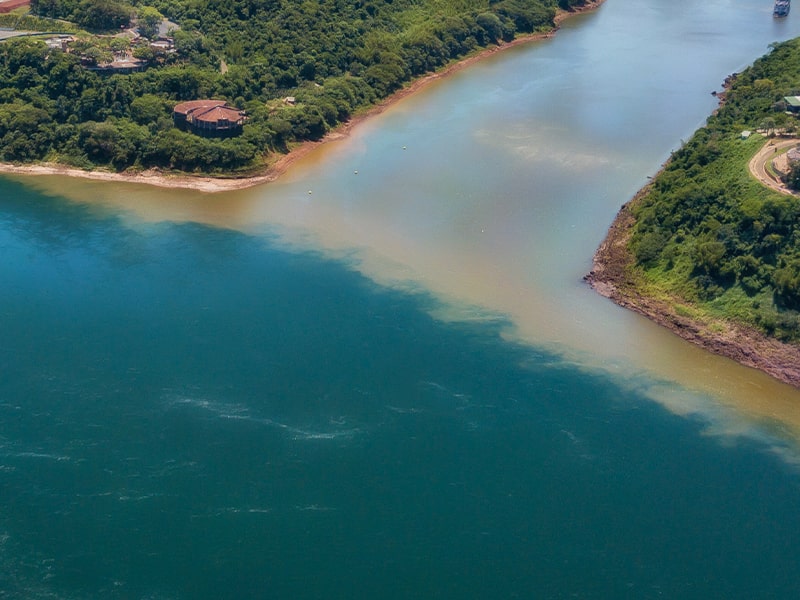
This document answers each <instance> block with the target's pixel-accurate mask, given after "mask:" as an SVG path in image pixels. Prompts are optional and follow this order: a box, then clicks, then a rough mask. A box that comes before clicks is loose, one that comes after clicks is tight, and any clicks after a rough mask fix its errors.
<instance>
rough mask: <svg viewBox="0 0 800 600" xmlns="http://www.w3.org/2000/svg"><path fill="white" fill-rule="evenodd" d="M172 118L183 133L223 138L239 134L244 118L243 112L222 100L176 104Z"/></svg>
mask: <svg viewBox="0 0 800 600" xmlns="http://www.w3.org/2000/svg"><path fill="white" fill-rule="evenodd" d="M172 118H173V120H174V122H175V125H176V126H177V127H178V128H179V129H183V130H184V131H185V130H189V131H193V132H194V133H197V134H199V135H211V136H222V137H224V136H230V135H237V134H239V133H240V132H241V130H242V125H244V121H245V119H246V116H245V114H244V111H242V110H239V109H238V108H233V107H232V106H228V103H227V102H225V101H224V100H190V101H189V102H181V103H180V104H177V105H176V106H175V108H174V109H173V112H172Z"/></svg>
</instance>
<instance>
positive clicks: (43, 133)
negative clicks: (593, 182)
mask: <svg viewBox="0 0 800 600" xmlns="http://www.w3.org/2000/svg"><path fill="white" fill-rule="evenodd" d="M147 2H148V4H142V3H140V2H138V1H137V0H133V2H132V3H131V4H129V3H128V2H126V1H123V0H33V3H32V5H31V6H32V11H33V12H34V13H35V14H37V15H39V16H40V17H42V18H48V19H49V18H53V19H55V18H57V19H67V20H69V21H71V22H74V23H77V24H79V25H80V26H81V27H82V28H84V29H86V30H88V31H92V32H94V34H93V35H89V34H83V35H81V36H80V38H79V39H78V41H77V42H74V43H72V44H71V45H70V51H69V52H68V53H64V52H60V51H58V50H51V49H48V48H47V46H46V45H45V43H44V42H43V41H37V40H35V39H33V38H27V39H19V40H11V41H8V42H4V43H2V44H0V160H5V161H14V162H28V161H39V160H47V161H56V162H62V163H66V164H71V165H78V166H82V167H86V168H91V167H94V166H109V167H113V168H115V169H118V170H123V169H129V168H148V167H161V168H169V169H180V170H185V171H192V172H205V173H231V172H236V171H240V172H246V171H248V170H252V169H253V168H257V167H259V166H261V165H263V164H264V162H265V161H266V160H268V156H269V155H270V154H271V153H275V152H286V151H287V150H288V149H290V147H291V145H292V144H294V143H296V142H299V141H303V140H309V139H319V138H320V137H322V136H323V135H324V134H325V133H326V132H327V131H328V130H330V129H331V128H332V127H335V126H336V125H338V124H340V123H342V122H343V121H346V120H347V119H348V118H350V116H351V115H352V114H353V113H354V112H356V111H359V110H362V109H364V108H365V107H368V106H370V105H372V104H374V103H376V102H377V101H379V100H381V99H382V98H384V97H386V96H388V95H389V94H391V93H392V92H394V91H395V90H397V89H399V88H400V87H402V86H403V85H404V84H405V83H407V82H408V81H410V80H412V79H414V78H416V77H419V76H421V75H423V74H425V73H427V72H430V71H433V70H435V69H437V68H439V67H442V66H444V65H446V64H447V63H448V62H450V61H452V60H454V59H458V58H460V57H463V56H465V55H466V54H468V53H470V52H472V51H473V50H475V49H478V48H481V47H485V46H488V45H491V44H495V43H497V42H499V41H502V40H505V41H508V40H511V39H513V38H514V37H515V36H516V35H519V34H528V33H532V32H535V31H540V30H547V29H550V28H551V27H552V26H553V18H554V16H555V13H556V10H557V9H558V8H559V7H560V8H571V7H573V6H574V5H580V4H583V3H584V2H585V0H357V1H355V2H345V1H343V0H306V1H303V2H288V1H282V0H259V1H257V2H252V1H248V2H245V1H244V0H226V1H225V2H223V1H221V0H208V1H201V0H147ZM134 15H135V16H136V17H137V18H138V25H139V29H140V31H141V32H143V33H145V34H146V35H148V36H151V37H152V36H154V35H155V34H156V29H157V24H158V21H159V17H160V16H161V15H164V16H165V17H166V18H168V19H170V20H172V21H173V22H176V23H178V24H179V26H180V29H179V30H177V31H174V33H173V36H174V43H175V51H174V52H157V51H155V50H154V49H153V48H151V47H149V46H148V45H147V44H144V45H139V46H134V47H133V48H126V47H124V46H125V44H126V41H125V40H121V39H120V38H119V37H112V36H100V35H97V34H99V33H102V32H104V31H105V32H107V33H115V32H118V31H119V28H120V27H124V26H126V25H127V24H128V21H129V20H130V19H131V18H133V17H134ZM128 53H132V54H133V56H135V57H137V58H139V59H142V60H145V61H147V63H148V68H147V69H146V70H145V71H144V72H139V73H130V74H100V73H97V72H94V71H90V70H87V69H86V68H85V66H87V65H89V66H91V65H93V64H103V63H105V62H108V61H110V59H111V57H112V56H115V55H116V56H120V55H122V54H128ZM82 61H83V64H82ZM290 96H291V97H294V98H295V101H294V102H291V103H290V102H282V99H283V98H286V97H290ZM205 98H215V99H223V100H226V101H228V103H229V104H231V105H232V106H236V107H238V108H241V109H244V110H246V112H247V115H248V120H247V122H246V124H245V126H244V130H243V132H242V135H240V136H237V137H235V138H230V139H224V140H223V139H207V138H200V137H198V136H196V135H193V134H192V133H186V132H182V131H178V130H177V129H175V128H174V126H173V124H172V121H171V118H170V111H171V108H172V106H174V105H175V104H176V103H177V102H180V101H184V100H194V99H205Z"/></svg>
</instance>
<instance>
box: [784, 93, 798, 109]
mask: <svg viewBox="0 0 800 600" xmlns="http://www.w3.org/2000/svg"><path fill="white" fill-rule="evenodd" d="M783 101H784V102H786V104H788V105H789V106H791V107H793V108H800V96H784V97H783Z"/></svg>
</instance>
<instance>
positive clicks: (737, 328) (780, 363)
mask: <svg viewBox="0 0 800 600" xmlns="http://www.w3.org/2000/svg"><path fill="white" fill-rule="evenodd" d="M648 188H649V186H646V187H645V188H643V189H642V190H640V191H639V192H638V193H637V194H636V196H634V198H633V199H632V200H631V201H630V202H628V203H627V204H624V205H623V206H622V208H621V209H620V211H619V213H617V216H616V218H615V219H614V222H613V223H612V224H611V227H610V228H609V230H608V233H607V235H606V238H605V239H604V240H603V242H602V243H601V244H600V247H599V248H598V249H597V252H596V253H595V255H594V258H593V261H592V270H591V271H590V272H589V273H588V274H587V275H586V276H585V277H584V279H585V280H586V281H587V282H588V283H589V285H591V286H592V288H593V289H594V290H595V291H597V292H598V293H599V294H601V295H602V296H605V297H606V298H609V299H611V300H612V301H613V302H615V303H616V304H618V305H620V306H622V307H624V308H628V309H630V310H633V311H636V312H637V313H639V314H641V315H643V316H645V317H647V318H648V319H651V320H652V321H654V322H656V323H658V324H659V325H661V326H662V327H666V328H667V329H669V330H670V331H672V332H673V333H675V334H676V335H678V336H680V337H681V338H683V339H685V340H687V341H689V342H692V343H693V344H696V345H698V346H700V347H702V348H704V349H705V350H708V351H710V352H713V353H715V354H719V355H722V356H725V357H727V358H730V359H732V360H735V361H736V362H738V363H740V364H742V365H744V366H747V367H752V368H754V369H758V370H760V371H763V372H765V373H767V374H769V375H771V376H772V377H775V378H776V379H778V380H779V381H782V382H784V383H788V384H790V385H792V386H794V387H797V388H800V347H797V346H795V345H792V344H787V343H783V342H780V341H778V340H776V339H774V338H770V337H767V336H766V335H764V334H763V333H761V332H760V331H757V330H756V329H754V328H752V327H747V326H745V325H741V324H738V323H733V322H731V321H727V320H723V319H716V318H711V317H708V316H706V315H703V316H700V315H698V313H697V311H696V310H695V309H694V308H693V307H692V306H691V305H689V304H687V303H686V302H684V301H682V300H680V299H679V298H676V297H671V298H666V297H662V298H657V297H653V296H651V295H648V294H647V292H646V290H644V289H643V285H642V282H641V280H639V279H638V278H637V276H636V274H635V273H634V272H633V271H632V269H631V267H632V265H633V257H632V256H631V254H630V252H629V251H628V241H629V240H630V236H631V233H632V231H633V225H634V221H635V219H634V216H633V208H634V207H635V206H636V204H637V203H638V202H639V201H640V200H641V198H642V197H643V196H644V195H645V194H646V193H647V191H648Z"/></svg>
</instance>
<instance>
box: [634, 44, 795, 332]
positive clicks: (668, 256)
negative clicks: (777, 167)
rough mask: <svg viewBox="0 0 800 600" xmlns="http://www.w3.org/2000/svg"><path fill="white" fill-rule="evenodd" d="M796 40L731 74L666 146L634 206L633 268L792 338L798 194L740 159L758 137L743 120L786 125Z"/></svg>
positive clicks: (666, 288)
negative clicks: (672, 148) (759, 176)
mask: <svg viewBox="0 0 800 600" xmlns="http://www.w3.org/2000/svg"><path fill="white" fill-rule="evenodd" d="M798 92H800V40H793V41H790V42H786V43H782V44H778V45H774V46H773V47H772V49H771V52H770V53H769V54H767V55H766V56H764V57H762V58H760V59H759V60H757V61H756V62H755V63H754V64H753V66H752V67H750V68H748V69H747V70H746V71H744V72H743V73H741V74H740V75H738V76H736V77H735V78H734V79H733V81H732V82H731V84H730V87H729V90H728V91H727V93H726V95H725V101H724V103H723V105H722V107H721V108H720V110H719V111H718V113H717V114H715V115H714V116H712V117H711V118H710V119H709V120H708V123H707V125H706V126H705V127H703V128H701V129H700V130H698V131H697V132H696V133H695V135H694V136H693V137H692V139H691V140H690V141H689V142H688V143H686V144H685V145H684V146H683V147H682V148H681V149H680V150H678V151H677V152H675V153H674V154H673V155H672V158H671V160H670V161H669V162H668V164H667V165H666V167H665V168H664V170H663V171H662V172H661V173H660V174H659V175H658V176H657V177H656V178H655V180H654V181H653V185H652V187H651V189H650V191H649V192H648V193H647V194H646V195H645V196H644V197H643V198H642V200H641V201H640V202H638V203H637V205H636V207H635V208H634V215H635V217H636V225H635V227H634V233H633V236H632V238H631V242H630V249H631V251H632V254H633V256H634V257H635V261H636V265H635V267H633V271H634V272H633V275H634V276H635V277H636V276H638V279H639V280H640V282H641V283H642V285H644V286H647V287H648V288H651V289H655V290H658V291H659V292H660V293H662V294H669V295H672V296H673V297H675V296H676V297H679V298H682V299H685V300H687V301H689V302H691V303H692V305H693V306H694V307H696V308H697V309H698V310H699V311H700V312H701V313H704V314H706V315H710V316H714V317H722V318H733V319H735V320H738V321H740V322H744V323H746V324H749V325H753V326H755V327H757V328H759V329H761V330H762V331H764V332H765V333H767V334H769V335H774V336H775V337H777V338H779V339H783V340H787V341H800V312H799V311H800V198H797V197H792V196H787V195H784V194H780V193H777V192H774V191H771V190H769V189H768V188H767V187H765V186H763V185H762V184H760V183H759V182H758V181H757V180H756V179H755V178H753V177H752V176H751V175H750V172H749V169H748V162H749V160H750V158H751V157H752V156H753V155H754V154H755V153H756V152H757V151H758V150H759V149H760V148H761V147H762V145H763V144H764V143H765V138H764V137H763V136H762V135H754V136H752V137H750V138H749V139H747V140H743V139H741V136H740V133H741V131H742V130H745V129H756V128H759V129H761V130H762V131H763V132H764V134H765V135H769V134H772V133H773V132H774V131H781V130H784V131H787V130H794V129H795V127H796V122H795V117H794V116H792V115H788V114H787V113H786V112H785V111H786V106H785V103H784V102H783V97H784V96H790V95H796V94H798Z"/></svg>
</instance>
